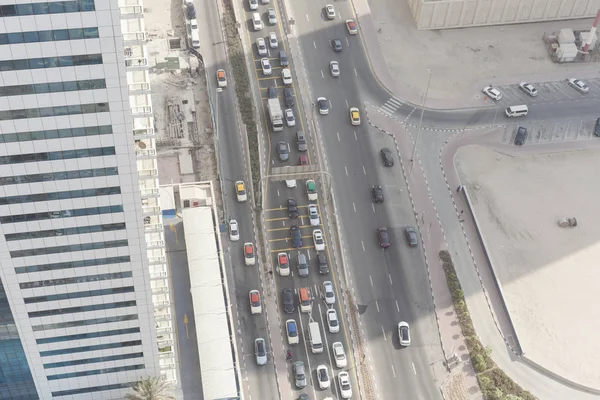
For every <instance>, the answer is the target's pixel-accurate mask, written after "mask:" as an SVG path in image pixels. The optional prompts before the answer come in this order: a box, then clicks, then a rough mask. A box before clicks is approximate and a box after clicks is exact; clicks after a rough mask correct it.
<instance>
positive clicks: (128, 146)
mask: <svg viewBox="0 0 600 400" xmlns="http://www.w3.org/2000/svg"><path fill="white" fill-rule="evenodd" d="M145 39H146V35H145V32H144V26H143V7H142V4H141V3H140V1H137V0H135V1H132V0H121V1H118V0H95V1H94V0H76V1H52V2H44V1H37V2H36V1H35V0H0V280H1V285H0V313H1V314H0V399H3V400H7V399H19V400H21V399H23V400H29V399H38V398H39V399H115V398H122V397H123V395H124V394H125V393H126V392H127V391H128V388H129V387H130V386H131V385H132V384H133V383H134V382H136V381H137V380H139V379H140V378H141V377H143V376H159V375H162V376H164V377H165V378H166V379H167V380H169V381H170V382H176V374H175V362H174V352H173V337H172V325H171V312H170V302H169V293H168V287H169V286H168V281H167V279H168V277H167V268H166V264H165V257H164V241H163V236H162V235H163V231H162V219H161V213H160V204H159V198H158V172H157V167H156V151H155V143H154V130H153V117H152V106H151V99H150V85H149V79H148V71H147V68H148V62H147V57H146V50H145ZM157 335H158V336H157Z"/></svg>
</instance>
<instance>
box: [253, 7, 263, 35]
mask: <svg viewBox="0 0 600 400" xmlns="http://www.w3.org/2000/svg"><path fill="white" fill-rule="evenodd" d="M252 26H253V27H254V30H255V31H260V30H261V29H262V28H263V23H262V20H261V19H260V14H259V13H257V12H255V13H253V14H252Z"/></svg>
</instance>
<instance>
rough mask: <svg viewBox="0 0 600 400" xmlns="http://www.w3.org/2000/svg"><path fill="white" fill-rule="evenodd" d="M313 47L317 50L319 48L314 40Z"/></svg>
mask: <svg viewBox="0 0 600 400" xmlns="http://www.w3.org/2000/svg"><path fill="white" fill-rule="evenodd" d="M313 46H314V47H315V49H316V48H317V44H316V43H315V41H314V40H313Z"/></svg>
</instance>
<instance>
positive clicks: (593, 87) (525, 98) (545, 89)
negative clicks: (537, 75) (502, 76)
mask: <svg viewBox="0 0 600 400" xmlns="http://www.w3.org/2000/svg"><path fill="white" fill-rule="evenodd" d="M529 83H531V84H532V85H533V86H535V88H536V89H537V91H538V95H537V96H536V97H531V96H529V95H528V94H526V93H525V92H524V91H523V90H521V89H520V88H519V82H515V84H514V85H507V86H494V88H496V89H498V90H500V92H501V93H502V99H501V100H499V101H498V102H496V104H497V105H500V106H506V107H508V106H511V105H517V104H527V105H534V104H542V103H553V102H561V101H574V100H586V99H598V98H600V80H599V79H590V80H585V83H586V84H587V85H588V86H589V89H590V90H589V92H588V93H585V94H582V93H579V92H578V91H577V90H575V89H574V88H572V87H571V86H569V84H568V83H567V82H566V81H558V82H540V83H537V82H529ZM481 96H485V95H484V94H483V93H481ZM486 101H493V100H491V99H487V100H486Z"/></svg>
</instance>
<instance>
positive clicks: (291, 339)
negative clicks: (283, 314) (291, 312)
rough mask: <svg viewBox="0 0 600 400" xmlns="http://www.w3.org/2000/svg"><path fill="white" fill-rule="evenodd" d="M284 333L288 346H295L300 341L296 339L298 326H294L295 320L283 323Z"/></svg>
mask: <svg viewBox="0 0 600 400" xmlns="http://www.w3.org/2000/svg"><path fill="white" fill-rule="evenodd" d="M285 331H286V334H287V340H288V343H289V344H297V343H298V342H299V341H300V340H299V339H298V325H297V324H296V320H294V319H288V320H287V321H285Z"/></svg>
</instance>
